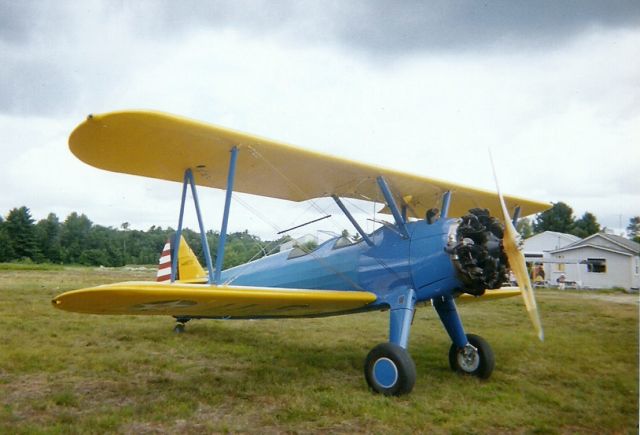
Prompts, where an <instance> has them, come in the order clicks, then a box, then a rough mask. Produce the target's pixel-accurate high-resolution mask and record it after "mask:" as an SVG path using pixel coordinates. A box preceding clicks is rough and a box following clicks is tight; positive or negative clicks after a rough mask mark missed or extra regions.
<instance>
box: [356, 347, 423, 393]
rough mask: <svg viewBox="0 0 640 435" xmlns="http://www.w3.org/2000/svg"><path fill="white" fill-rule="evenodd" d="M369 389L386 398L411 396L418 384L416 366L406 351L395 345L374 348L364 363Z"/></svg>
mask: <svg viewBox="0 0 640 435" xmlns="http://www.w3.org/2000/svg"><path fill="white" fill-rule="evenodd" d="M364 377H365V379H366V380H367V384H369V387H370V388H371V389H372V390H373V391H375V392H376V393H380V394H384V395H385V396H401V395H403V394H409V393H410V392H411V390H413V386H414V384H415V383H416V366H415V364H414V362H413V360H412V359H411V356H410V355H409V352H407V350H406V349H404V348H402V347H400V346H398V345H397V344H393V343H382V344H379V345H377V346H376V347H374V348H373V349H372V350H371V352H369V355H367V358H366V359H365V361H364Z"/></svg>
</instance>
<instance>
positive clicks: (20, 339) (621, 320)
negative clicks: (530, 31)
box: [0, 267, 638, 434]
mask: <svg viewBox="0 0 640 435" xmlns="http://www.w3.org/2000/svg"><path fill="white" fill-rule="evenodd" d="M153 275H154V272H153V271H152V270H147V271H144V270H127V269H113V270H112V269H91V268H81V267H76V268H63V269H54V270H15V269H0V326H1V327H2V331H3V332H4V334H3V335H2V336H1V337H0V433H68V432H74V433H84V432H92V433H102V432H124V433H158V432H180V433H202V432H225V431H229V432H265V431H266V432H316V431H323V432H374V433H387V432H392V433H414V432H431V433H434V432H435V433H496V432H501V433H594V434H595V433H637V431H638V305H637V304H634V303H633V300H632V301H631V302H632V303H631V304H629V303H627V304H622V303H616V302H610V301H607V300H596V299H586V298H583V297H581V296H580V294H579V293H574V292H558V291H550V290H540V291H538V299H539V304H540V308H541V312H542V321H543V324H544V326H545V332H546V341H545V342H544V343H539V342H537V341H536V338H535V334H534V333H533V331H532V330H531V327H530V326H529V323H528V320H527V318H526V314H525V311H524V308H523V307H522V305H521V301H520V300H518V299H515V298H514V299H509V300H500V301H495V302H486V303H477V304H468V305H465V306H462V307H460V311H461V314H462V316H463V321H464V323H465V326H466V328H467V330H468V331H469V332H474V333H477V334H480V335H482V336H483V337H485V338H486V339H487V340H488V341H489V343H491V345H492V346H493V349H494V353H495V355H496V370H495V372H494V374H493V376H492V378H491V379H489V380H488V381H480V380H477V379H473V378H468V377H461V376H458V375H456V374H454V373H453V372H452V371H451V370H450V369H449V367H448V362H447V352H448V349H449V339H448V338H447V336H446V334H445V333H444V331H443V328H442V326H441V325H440V322H439V320H438V319H437V317H436V315H435V313H434V312H433V310H432V309H431V308H430V307H423V308H420V309H419V310H418V312H417V315H416V318H415V321H414V325H413V328H412V333H411V342H410V351H411V354H412V356H413V358H414V360H415V362H416V366H417V369H418V379H417V382H416V386H415V389H414V391H413V393H412V394H411V395H409V396H406V397H401V398H388V397H382V396H377V395H373V394H372V393H370V392H369V391H368V390H367V387H366V384H365V381H364V378H363V375H362V364H363V360H364V357H365V356H366V354H367V352H368V351H369V350H370V349H371V348H372V347H373V346H374V345H376V344H377V343H380V342H383V341H385V340H386V333H387V329H388V313H368V314H358V315H352V316H343V317H335V318H325V319H306V320H296V319H292V320H278V321H277V320H261V321H205V320H202V321H192V322H190V323H189V324H188V325H187V333H185V334H182V335H175V334H173V333H172V331H171V330H172V327H173V319H171V318H167V317H131V316H87V315H80V314H72V313H66V312H62V311H58V310H55V309H53V308H52V307H51V304H50V300H51V298H52V297H53V296H54V295H56V294H58V293H60V292H62V291H65V290H69V289H73V288H78V287H83V286H90V285H96V284H101V283H107V282H116V281H122V280H132V279H153ZM608 295H609V296H611V295H610V294H608ZM612 296H620V297H627V298H629V296H624V295H612Z"/></svg>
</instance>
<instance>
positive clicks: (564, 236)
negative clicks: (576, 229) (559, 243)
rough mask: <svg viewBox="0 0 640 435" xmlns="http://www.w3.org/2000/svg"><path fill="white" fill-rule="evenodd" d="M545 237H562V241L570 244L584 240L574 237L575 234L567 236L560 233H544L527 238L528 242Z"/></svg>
mask: <svg viewBox="0 0 640 435" xmlns="http://www.w3.org/2000/svg"><path fill="white" fill-rule="evenodd" d="M543 235H551V236H555V237H560V238H561V239H565V240H567V241H569V242H572V243H574V242H578V241H580V240H582V239H580V237H577V236H574V235H573V234H567V233H559V232H557V231H543V232H541V233H538V234H534V235H533V236H531V237H529V238H527V239H526V240H531V239H535V238H539V237H541V236H543Z"/></svg>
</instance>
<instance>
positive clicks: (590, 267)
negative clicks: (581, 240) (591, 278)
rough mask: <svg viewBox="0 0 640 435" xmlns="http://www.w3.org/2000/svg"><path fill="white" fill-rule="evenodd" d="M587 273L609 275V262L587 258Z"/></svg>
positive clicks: (602, 259)
mask: <svg viewBox="0 0 640 435" xmlns="http://www.w3.org/2000/svg"><path fill="white" fill-rule="evenodd" d="M587 272H593V273H607V260H605V259H604V258H587Z"/></svg>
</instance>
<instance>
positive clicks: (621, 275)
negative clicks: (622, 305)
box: [547, 233, 640, 290]
mask: <svg viewBox="0 0 640 435" xmlns="http://www.w3.org/2000/svg"><path fill="white" fill-rule="evenodd" d="M549 254H550V257H551V260H552V261H553V262H552V263H551V264H549V268H550V269H551V271H550V272H551V273H550V274H548V275H547V280H548V281H549V282H550V283H551V284H555V283H556V280H557V278H558V277H560V275H564V277H565V279H566V280H567V281H575V282H577V283H578V284H579V285H580V286H581V287H583V288H611V287H621V288H624V289H626V290H630V289H638V288H639V287H640V244H638V243H635V242H632V241H631V240H628V239H625V238H624V237H620V236H616V235H613V234H605V233H597V234H593V235H591V236H589V237H587V238H585V239H583V240H578V241H576V242H574V243H572V244H569V245H566V246H563V247H561V248H558V249H555V250H553V251H551V252H550V253H549ZM575 260H577V261H575ZM564 261H566V263H564Z"/></svg>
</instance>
